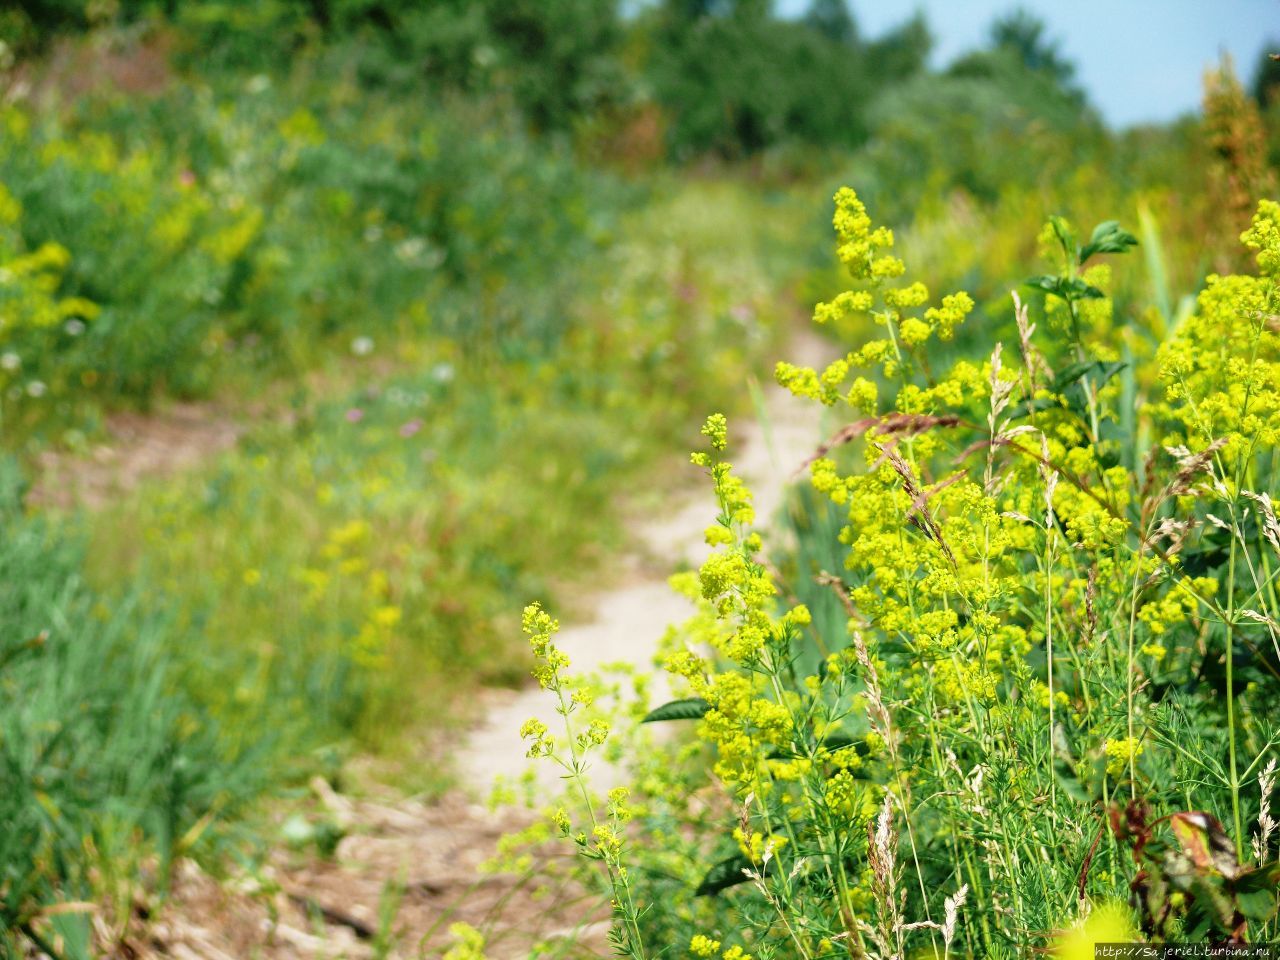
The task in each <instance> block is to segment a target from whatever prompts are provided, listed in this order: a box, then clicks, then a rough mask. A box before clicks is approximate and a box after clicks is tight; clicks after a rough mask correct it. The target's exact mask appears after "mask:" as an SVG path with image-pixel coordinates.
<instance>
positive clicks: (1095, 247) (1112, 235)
mask: <svg viewBox="0 0 1280 960" xmlns="http://www.w3.org/2000/svg"><path fill="white" fill-rule="evenodd" d="M1137 245H1138V238H1137V237H1135V236H1134V235H1133V234H1132V233H1130V232H1129V231H1128V230H1122V229H1120V224H1119V222H1118V221H1116V220H1104V221H1103V222H1102V223H1100V224H1098V225H1097V226H1096V227H1094V228H1093V235H1092V236H1091V237H1090V238H1089V242H1088V243H1086V244H1085V245H1084V246H1083V247H1081V248H1080V264H1081V265H1083V264H1084V262H1085V261H1086V260H1088V259H1089V258H1090V257H1092V256H1094V255H1095V254H1099V253H1124V252H1125V251H1127V250H1128V249H1129V248H1130V247H1136V246H1137Z"/></svg>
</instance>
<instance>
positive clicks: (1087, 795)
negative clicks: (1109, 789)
mask: <svg viewBox="0 0 1280 960" xmlns="http://www.w3.org/2000/svg"><path fill="white" fill-rule="evenodd" d="M1053 775H1054V778H1055V779H1056V780H1057V781H1058V786H1060V787H1061V788H1062V792H1063V793H1065V794H1066V795H1067V796H1068V797H1070V798H1071V799H1072V800H1075V801H1076V802H1077V803H1089V802H1090V801H1092V800H1093V799H1094V797H1093V794H1092V792H1091V791H1090V790H1089V788H1088V787H1087V786H1085V785H1084V784H1083V783H1082V782H1081V781H1080V778H1079V777H1078V776H1077V775H1076V771H1075V769H1074V768H1073V767H1072V766H1071V764H1070V763H1069V762H1067V761H1066V760H1064V759H1062V758H1061V757H1058V758H1056V759H1055V760H1054V761H1053Z"/></svg>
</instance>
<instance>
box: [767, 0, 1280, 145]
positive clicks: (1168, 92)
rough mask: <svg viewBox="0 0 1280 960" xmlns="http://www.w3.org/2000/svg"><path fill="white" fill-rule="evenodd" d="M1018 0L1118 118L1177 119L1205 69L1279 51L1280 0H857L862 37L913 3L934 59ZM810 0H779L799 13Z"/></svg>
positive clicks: (1105, 111) (975, 38) (1246, 74)
mask: <svg viewBox="0 0 1280 960" xmlns="http://www.w3.org/2000/svg"><path fill="white" fill-rule="evenodd" d="M1019 5H1020V6H1022V7H1024V8H1026V9H1027V10H1029V11H1031V12H1032V13H1034V14H1035V15H1036V16H1038V17H1040V19H1042V20H1044V21H1045V23H1046V24H1047V25H1048V28H1049V30H1048V32H1049V35H1050V36H1051V37H1053V38H1054V39H1056V40H1058V41H1059V43H1060V46H1061V49H1062V50H1063V52H1064V53H1066V55H1067V56H1068V57H1069V58H1070V59H1071V60H1073V61H1075V63H1076V68H1077V76H1078V77H1079V79H1080V81H1081V82H1082V83H1083V85H1084V87H1085V89H1086V90H1087V91H1088V94H1089V98H1090V99H1091V100H1092V101H1093V103H1094V104H1096V105H1097V106H1098V108H1099V109H1100V110H1101V111H1102V115H1103V116H1104V117H1105V118H1106V120H1107V121H1108V122H1109V123H1111V124H1112V125H1115V126H1124V125H1127V124H1131V123H1142V122H1147V121H1163V120H1171V119H1173V118H1174V117H1177V116H1179V115H1180V114H1183V113H1186V112H1187V111H1190V110H1195V109H1197V108H1198V107H1199V104H1200V81H1201V76H1202V74H1203V72H1204V68H1205V67H1206V66H1207V65H1209V64H1211V63H1216V62H1217V59H1218V54H1219V51H1222V50H1225V51H1227V52H1228V53H1230V54H1231V56H1232V57H1233V58H1234V60H1235V63H1236V72H1237V73H1238V74H1240V75H1241V78H1242V79H1243V80H1244V81H1245V82H1246V83H1247V82H1248V81H1249V79H1250V78H1251V77H1252V73H1253V68H1254V64H1255V62H1256V61H1257V58H1258V55H1259V53H1260V52H1261V51H1262V49H1263V47H1264V46H1265V45H1266V40H1267V39H1268V38H1270V39H1273V40H1274V41H1276V44H1275V52H1277V53H1280V0H1218V2H1216V3H1214V2H1208V0H1069V2H1065V3H1064V2H1056V3H1050V2H1048V0H1022V2H1021V4H1019V3H1018V0H963V2H961V0H853V2H852V8H853V12H854V16H855V17H856V19H857V21H858V26H859V29H860V30H861V31H862V33H863V35H864V36H877V35H879V34H881V33H883V32H884V31H885V30H887V29H890V28H891V27H893V26H894V25H896V24H898V23H901V22H902V21H903V20H905V19H906V18H907V17H909V16H911V14H912V13H914V12H915V11H916V10H921V11H923V12H924V14H925V16H926V17H927V18H928V21H929V26H930V28H931V29H932V30H933V34H934V39H935V47H934V62H935V65H938V66H942V65H945V64H946V63H948V62H950V61H951V60H952V59H954V58H955V56H956V55H957V54H960V53H964V52H965V51H967V50H971V49H973V48H974V47H976V46H980V45H981V44H982V43H983V41H984V40H985V38H986V32H987V27H988V26H989V25H990V23H991V21H992V20H993V19H994V18H995V17H996V16H998V15H1000V14H1002V13H1005V12H1008V11H1009V10H1011V9H1013V8H1015V7H1017V6H1019ZM807 6H808V2H807V0H779V9H780V10H782V11H783V12H785V13H796V12H799V11H802V10H804V9H805V8H806V7H807Z"/></svg>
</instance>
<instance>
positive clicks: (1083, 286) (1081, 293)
mask: <svg viewBox="0 0 1280 960" xmlns="http://www.w3.org/2000/svg"><path fill="white" fill-rule="evenodd" d="M1023 282H1024V285H1025V286H1028V287H1034V288H1036V289H1037V290H1044V291H1045V292H1046V293H1051V294H1053V295H1054V296H1055V297H1059V298H1061V299H1063V300H1100V299H1103V298H1104V297H1106V294H1105V293H1103V292H1102V291H1101V290H1099V289H1098V288H1097V287H1095V286H1093V285H1092V284H1088V283H1085V282H1084V281H1083V280H1081V279H1080V278H1079V277H1076V278H1075V279H1068V278H1066V277H1055V276H1054V275H1053V274H1048V273H1046V274H1043V275H1042V276H1039V277H1030V278H1028V279H1027V280H1025V281H1023Z"/></svg>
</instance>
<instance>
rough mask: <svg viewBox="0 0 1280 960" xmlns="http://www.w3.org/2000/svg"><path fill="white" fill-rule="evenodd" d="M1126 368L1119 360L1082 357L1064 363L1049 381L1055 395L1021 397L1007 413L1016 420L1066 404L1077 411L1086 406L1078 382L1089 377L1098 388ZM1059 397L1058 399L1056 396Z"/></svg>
mask: <svg viewBox="0 0 1280 960" xmlns="http://www.w3.org/2000/svg"><path fill="white" fill-rule="evenodd" d="M1124 368H1125V364H1124V363H1123V362H1121V361H1113V362H1111V363H1103V362H1102V361H1101V360H1083V361H1077V362H1076V363H1072V364H1070V365H1068V366H1065V367H1063V368H1062V370H1060V371H1059V372H1058V375H1057V376H1055V377H1054V378H1053V383H1051V384H1049V390H1050V391H1052V392H1053V393H1054V394H1056V396H1053V397H1035V398H1031V399H1027V400H1023V401H1021V402H1020V403H1017V404H1015V405H1014V406H1012V407H1010V408H1009V416H1010V417H1011V418H1012V419H1014V420H1016V419H1018V418H1020V417H1026V416H1030V415H1031V414H1033V413H1039V412H1041V411H1044V410H1056V409H1059V408H1062V407H1065V408H1066V409H1068V410H1074V411H1076V412H1077V413H1080V412H1082V411H1083V410H1084V407H1085V395H1084V390H1083V389H1082V388H1081V387H1080V386H1079V381H1081V380H1083V379H1084V378H1085V377H1088V378H1089V379H1090V381H1091V383H1092V384H1093V388H1094V389H1095V390H1097V389H1098V388H1100V387H1101V386H1103V384H1105V383H1106V382H1107V381H1108V380H1110V379H1111V378H1112V377H1114V376H1115V375H1116V374H1117V373H1119V372H1120V371H1121V370H1123V369H1124ZM1059 398H1061V399H1059Z"/></svg>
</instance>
